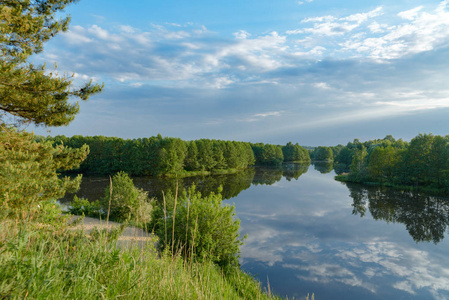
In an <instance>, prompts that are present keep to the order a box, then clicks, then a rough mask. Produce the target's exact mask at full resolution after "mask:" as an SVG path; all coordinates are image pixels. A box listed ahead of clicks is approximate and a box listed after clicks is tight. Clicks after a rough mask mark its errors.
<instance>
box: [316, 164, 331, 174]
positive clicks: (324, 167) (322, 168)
mask: <svg viewBox="0 0 449 300" xmlns="http://www.w3.org/2000/svg"><path fill="white" fill-rule="evenodd" d="M313 166H314V167H315V170H317V171H318V172H320V173H321V174H327V173H330V172H332V170H333V169H334V164H333V163H332V162H325V161H315V162H313Z"/></svg>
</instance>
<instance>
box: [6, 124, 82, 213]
mask: <svg viewBox="0 0 449 300" xmlns="http://www.w3.org/2000/svg"><path fill="white" fill-rule="evenodd" d="M88 152H89V149H88V147H87V146H84V147H81V148H80V149H70V148H67V147H64V146H62V145H59V146H55V147H54V146H52V144H51V143H49V142H45V143H37V142H35V141H34V137H33V135H32V134H30V133H26V132H18V131H17V130H14V129H11V128H7V127H6V126H0V180H1V185H0V204H1V206H2V208H3V209H4V210H8V211H10V213H12V214H15V213H18V212H21V211H24V210H27V211H28V213H33V212H35V211H36V207H37V205H38V204H39V203H40V202H42V201H47V200H54V199H59V198H61V197H63V196H64V194H65V192H66V191H72V192H73V191H75V190H76V189H78V187H79V184H80V182H81V176H78V177H76V178H75V179H70V178H68V177H64V178H60V177H59V176H58V175H59V174H58V172H57V170H68V169H71V168H76V167H77V166H79V164H80V163H81V162H82V161H83V160H84V159H85V158H86V155H87V154H88Z"/></svg>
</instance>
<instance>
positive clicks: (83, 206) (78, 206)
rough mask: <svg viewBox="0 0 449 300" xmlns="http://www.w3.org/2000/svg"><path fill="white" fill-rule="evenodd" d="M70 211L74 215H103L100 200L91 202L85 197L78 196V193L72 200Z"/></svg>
mask: <svg viewBox="0 0 449 300" xmlns="http://www.w3.org/2000/svg"><path fill="white" fill-rule="evenodd" d="M69 211H70V213H72V214H74V215H85V216H89V217H98V216H100V215H101V207H100V201H98V200H96V201H94V202H90V201H89V200H87V199H84V198H78V197H77V196H76V195H75V196H74V197H73V200H72V202H70V207H69Z"/></svg>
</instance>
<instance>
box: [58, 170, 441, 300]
mask: <svg viewBox="0 0 449 300" xmlns="http://www.w3.org/2000/svg"><path fill="white" fill-rule="evenodd" d="M334 176H335V173H334V172H333V171H332V167H331V166H329V165H317V166H313V165H310V166H302V165H297V164H287V165H284V167H283V168H262V167H256V168H251V169H248V170H246V171H244V172H242V173H238V174H233V175H220V176H206V177H196V178H186V179H184V180H182V181H181V182H180V183H181V185H184V186H188V185H190V184H192V183H194V184H195V185H196V186H197V187H198V189H199V190H201V191H202V193H208V192H209V191H216V189H217V188H218V186H220V185H222V186H223V187H224V190H223V194H224V196H225V198H226V200H224V201H225V203H229V204H232V203H234V204H235V208H236V216H237V217H238V218H239V219H240V220H241V227H240V231H241V234H242V235H245V234H247V235H248V238H247V239H246V240H245V245H244V246H243V247H242V248H241V251H242V253H241V259H240V263H241V267H242V269H243V270H245V271H247V272H249V273H251V274H253V275H254V276H255V277H256V278H257V279H258V280H259V281H261V282H262V284H263V285H264V286H265V287H266V286H267V283H268V282H269V285H270V288H271V291H272V292H274V293H276V294H278V295H281V296H288V297H289V298H291V297H295V298H296V299H304V298H305V296H306V295H307V294H308V293H310V294H312V293H314V294H315V299H449V258H448V253H449V241H448V239H446V238H445V234H446V233H447V228H448V223H449V201H448V200H447V199H442V198H436V197H429V196H423V195H414V194H411V193H407V192H400V191H393V190H390V189H385V188H379V187H364V186H361V185H355V184H345V183H341V182H338V181H335V180H334ZM108 182H109V179H108V178H101V177H98V178H95V177H86V178H85V179H84V181H83V185H82V189H81V190H80V192H79V193H78V195H79V196H84V197H86V198H88V199H90V200H95V199H98V198H100V197H101V196H102V195H103V193H104V189H105V188H106V187H107V185H108ZM134 183H135V184H136V186H138V187H140V188H143V189H145V190H147V191H149V193H150V194H151V195H152V196H154V197H160V195H161V189H163V190H165V191H167V190H170V189H171V190H173V189H174V188H175V186H176V184H175V181H174V180H173V179H170V180H167V179H151V178H134ZM66 200H67V199H66Z"/></svg>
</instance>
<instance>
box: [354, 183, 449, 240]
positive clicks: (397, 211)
mask: <svg viewBox="0 0 449 300" xmlns="http://www.w3.org/2000/svg"><path fill="white" fill-rule="evenodd" d="M347 187H348V189H349V191H350V196H351V198H352V199H353V203H352V207H353V211H352V213H353V214H354V215H360V216H361V217H363V216H365V213H366V210H367V209H368V210H369V212H370V213H371V215H372V216H373V218H374V219H375V220H384V221H386V222H393V223H402V224H404V225H405V227H406V229H407V231H408V232H409V234H410V235H411V236H412V238H413V240H414V241H415V242H433V243H435V244H437V243H439V242H440V241H441V240H443V238H444V233H445V231H446V229H447V227H448V225H449V202H448V201H447V200H445V199H442V198H438V197H432V196H426V195H421V194H418V193H413V192H404V191H394V190H391V189H387V188H382V187H366V186H362V185H358V184H351V183H348V184H347Z"/></svg>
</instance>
